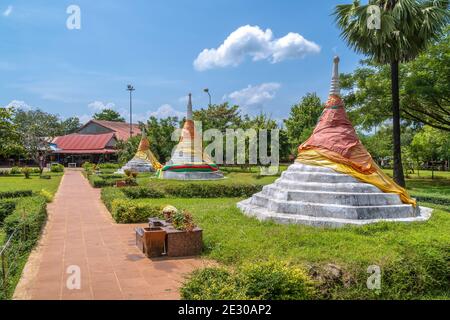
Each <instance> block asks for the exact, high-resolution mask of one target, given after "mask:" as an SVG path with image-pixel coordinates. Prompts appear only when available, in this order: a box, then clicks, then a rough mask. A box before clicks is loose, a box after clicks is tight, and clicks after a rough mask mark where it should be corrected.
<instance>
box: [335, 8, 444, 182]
mask: <svg viewBox="0 0 450 320" xmlns="http://www.w3.org/2000/svg"><path fill="white" fill-rule="evenodd" d="M369 5H377V6H378V7H379V10H380V27H379V28H369V24H368V22H369V20H368V19H369V18H370V15H369V14H368V6H369ZM334 15H335V17H336V23H337V25H338V26H339V28H340V29H341V30H342V32H341V36H342V37H343V38H344V40H346V42H347V43H348V45H349V46H350V47H351V48H352V49H354V50H355V51H356V52H359V53H363V54H364V55H367V56H368V57H370V59H371V60H372V61H373V62H375V63H379V64H389V65H390V75H391V95H392V101H391V102H392V121H393V151H394V152H393V153H394V154H393V156H394V157H393V158H394V180H395V182H397V183H398V184H399V185H400V186H405V179H404V174H403V167H402V155H401V138H400V90H399V64H400V63H403V62H408V61H412V60H414V59H415V58H416V57H417V56H418V55H419V54H420V53H421V52H423V51H424V50H425V49H426V48H427V46H428V45H430V44H431V43H433V42H434V41H436V40H437V39H439V37H440V35H441V34H442V29H443V28H444V27H445V26H446V24H447V23H448V21H449V17H450V15H449V11H448V1H447V0H443V1H439V0H438V1H418V0H392V1H385V0H373V1H371V2H370V4H368V5H361V4H360V1H359V0H355V1H354V2H353V4H348V5H347V4H345V5H337V6H336V9H335V12H334Z"/></svg>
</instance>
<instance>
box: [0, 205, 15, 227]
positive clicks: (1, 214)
mask: <svg viewBox="0 0 450 320" xmlns="http://www.w3.org/2000/svg"><path fill="white" fill-rule="evenodd" d="M15 209H16V202H15V201H11V200H2V201H0V224H2V223H3V221H4V220H5V218H6V217H7V216H9V215H10V214H12V213H13V212H14V210H15Z"/></svg>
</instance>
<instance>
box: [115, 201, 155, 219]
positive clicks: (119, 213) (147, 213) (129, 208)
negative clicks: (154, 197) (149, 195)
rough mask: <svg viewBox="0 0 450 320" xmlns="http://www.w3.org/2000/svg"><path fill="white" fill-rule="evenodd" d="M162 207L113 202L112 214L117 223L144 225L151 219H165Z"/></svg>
mask: <svg viewBox="0 0 450 320" xmlns="http://www.w3.org/2000/svg"><path fill="white" fill-rule="evenodd" d="M161 210H162V208H161V207H160V206H154V205H151V204H145V203H136V202H133V201H131V200H123V199H118V200H113V202H112V205H111V214H112V216H113V218H114V220H116V222H117V223H142V222H145V221H147V220H148V218H151V217H158V218H163V215H162V213H161Z"/></svg>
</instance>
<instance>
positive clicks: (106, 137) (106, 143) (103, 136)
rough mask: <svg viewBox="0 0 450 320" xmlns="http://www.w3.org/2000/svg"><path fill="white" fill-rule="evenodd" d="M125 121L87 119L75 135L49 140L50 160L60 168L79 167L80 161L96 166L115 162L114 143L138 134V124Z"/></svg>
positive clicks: (139, 132)
mask: <svg viewBox="0 0 450 320" xmlns="http://www.w3.org/2000/svg"><path fill="white" fill-rule="evenodd" d="M131 128H132V133H130V125H129V124H128V123H125V122H113V121H102V120H91V121H89V122H88V123H86V124H85V125H84V126H83V127H81V128H80V129H79V130H78V132H77V133H73V134H69V135H66V136H60V137H56V138H55V139H53V141H52V144H53V145H54V150H53V152H52V155H51V158H50V161H52V162H59V163H62V164H64V165H68V164H69V163H75V164H77V166H81V165H82V164H83V163H84V162H87V161H89V162H92V163H100V162H108V161H114V160H116V159H117V156H116V153H117V150H116V144H117V142H118V141H126V140H128V139H129V138H130V136H131V135H133V136H136V135H140V134H141V129H140V128H139V125H137V124H133V125H132V127H131Z"/></svg>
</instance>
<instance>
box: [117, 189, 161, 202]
mask: <svg viewBox="0 0 450 320" xmlns="http://www.w3.org/2000/svg"><path fill="white" fill-rule="evenodd" d="M122 192H123V193H124V194H125V196H126V197H127V198H129V199H144V198H150V199H158V198H164V197H165V194H164V192H162V191H160V190H158V189H154V188H148V187H131V188H122Z"/></svg>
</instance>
